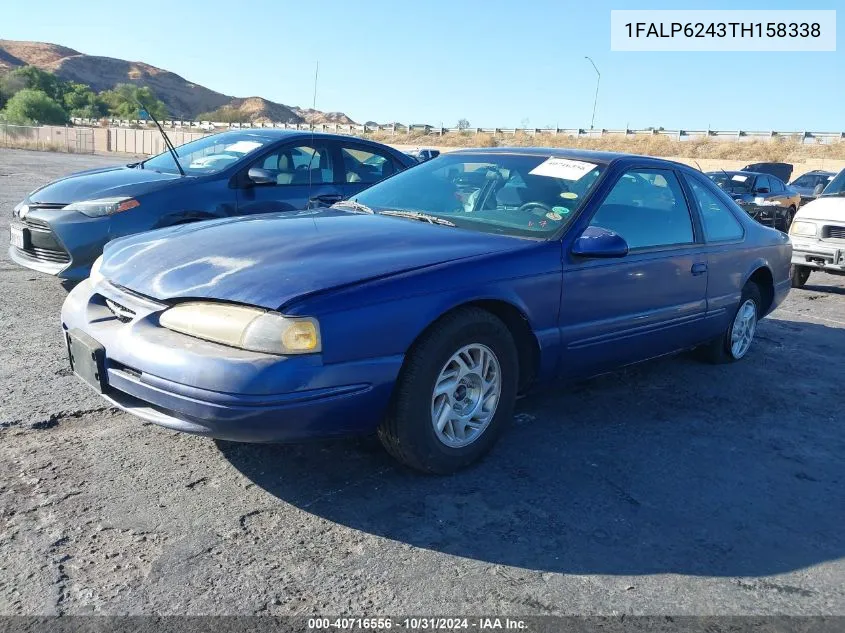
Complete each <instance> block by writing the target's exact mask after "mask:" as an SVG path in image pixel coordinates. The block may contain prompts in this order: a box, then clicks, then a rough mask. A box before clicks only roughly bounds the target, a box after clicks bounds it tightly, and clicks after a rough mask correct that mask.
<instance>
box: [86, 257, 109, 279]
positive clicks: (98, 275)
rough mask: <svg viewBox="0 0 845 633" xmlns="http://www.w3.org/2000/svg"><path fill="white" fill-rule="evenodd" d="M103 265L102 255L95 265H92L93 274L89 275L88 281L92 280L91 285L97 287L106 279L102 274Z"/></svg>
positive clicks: (95, 261)
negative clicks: (101, 267)
mask: <svg viewBox="0 0 845 633" xmlns="http://www.w3.org/2000/svg"><path fill="white" fill-rule="evenodd" d="M102 265H103V256H102V255H100V256H99V257H98V258H97V259H95V260H94V263H93V264H92V265H91V272H90V273H88V279H90V280H91V283H92V284H94V285H95V286H96V285H97V284H99V283H100V282H101V281H103V280H104V279H105V277H103V273H101V272H100V266H102Z"/></svg>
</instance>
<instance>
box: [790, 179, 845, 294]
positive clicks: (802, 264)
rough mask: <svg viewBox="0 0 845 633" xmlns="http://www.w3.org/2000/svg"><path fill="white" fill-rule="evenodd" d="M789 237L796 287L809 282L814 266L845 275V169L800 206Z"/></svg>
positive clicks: (793, 278) (793, 283) (793, 277)
mask: <svg viewBox="0 0 845 633" xmlns="http://www.w3.org/2000/svg"><path fill="white" fill-rule="evenodd" d="M789 237H790V239H791V240H792V287H793V288H801V287H802V286H803V285H804V284H805V283H807V279H809V278H810V273H812V272H813V271H814V270H823V271H825V272H826V273H831V274H834V275H845V169H843V170H842V171H840V172H839V173H838V174H837V175H836V177H835V178H834V179H833V180H831V181H830V182H829V183H828V185H827V187H825V189H824V191H823V192H822V193H821V195H820V196H819V197H818V198H816V199H815V200H813V201H812V202H809V203H807V204H805V205H804V206H802V207H801V208H800V209H798V213H796V214H795V218H794V220H793V221H792V225H791V226H790V227H789Z"/></svg>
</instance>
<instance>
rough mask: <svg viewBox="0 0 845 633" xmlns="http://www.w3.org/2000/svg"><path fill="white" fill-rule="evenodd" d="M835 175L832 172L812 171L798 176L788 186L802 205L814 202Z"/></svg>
mask: <svg viewBox="0 0 845 633" xmlns="http://www.w3.org/2000/svg"><path fill="white" fill-rule="evenodd" d="M835 175H836V172H833V171H824V170H822V169H814V170H813V171H808V172H807V173H806V174H801V175H800V176H798V178H796V179H795V180H793V181H792V182H791V183H790V184H789V186H790V187H792V188H793V189H795V191H797V192H798V194H799V195H800V196H801V204H802V205H803V204H806V203H808V202H810V201H811V200H815V199H816V198H817V197H818V196H819V195H820V194H821V192H822V191H824V188H825V187H827V185H828V183H829V182H830V181H831V180H833V177H834V176H835Z"/></svg>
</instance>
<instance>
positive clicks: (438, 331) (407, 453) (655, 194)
mask: <svg viewBox="0 0 845 633" xmlns="http://www.w3.org/2000/svg"><path fill="white" fill-rule="evenodd" d="M791 250H792V249H791V245H790V243H789V238H788V237H787V236H786V235H784V234H783V233H781V232H779V231H776V230H774V229H770V228H767V227H764V226H761V225H760V224H758V223H756V222H754V221H753V220H752V219H751V218H749V217H748V215H747V214H746V213H744V212H743V211H742V210H741V209H740V208H739V207H738V206H737V205H736V204H735V203H734V202H733V201H732V200H731V198H730V197H729V196H728V195H727V194H725V193H724V192H723V191H721V190H720V189H719V188H718V187H717V186H716V185H715V184H713V183H712V182H711V181H710V179H709V178H707V177H706V176H705V175H704V174H702V173H700V172H698V171H695V170H693V169H691V168H688V167H686V166H684V165H680V164H676V163H672V162H668V161H665V160H660V159H655V158H646V157H640V156H630V155H620V154H610V153H593V152H584V151H574V150H573V151H570V150H549V149H526V148H511V149H507V148H498V149H492V150H462V151H455V152H451V153H448V154H444V155H441V156H439V157H438V158H435V159H433V160H431V161H428V162H425V163H423V164H421V165H419V166H417V167H415V168H414V169H410V170H408V171H404V172H401V173H398V174H396V175H394V176H392V177H390V178H388V179H386V180H384V181H383V182H381V183H379V184H376V185H374V186H373V187H371V188H369V189H367V190H365V191H363V192H362V193H360V194H358V195H356V196H354V197H353V198H351V199H350V200H347V201H344V202H340V203H338V204H335V205H334V206H333V207H331V208H327V209H322V210H307V211H301V212H298V213H277V214H264V215H255V216H248V217H240V218H228V219H221V220H211V221H207V222H203V223H199V224H193V225H185V226H176V227H170V228H164V229H160V230H156V231H152V232H148V233H144V234H140V235H134V236H130V237H125V238H122V239H118V240H115V241H113V242H111V243H109V244H108V245H107V246H106V248H105V252H104V254H103V256H102V257H101V258H100V259H99V260H97V262H96V263H95V265H94V267H93V269H92V273H91V277H90V278H89V279H87V280H86V281H84V282H82V283H81V284H79V285H78V286H76V288H74V289H73V291H72V292H71V293H70V295H69V296H68V298H67V300H66V301H65V304H64V308H63V310H62V324H63V328H64V334H65V338H66V341H67V346H68V351H69V354H70V361H71V365H72V367H73V369H74V371H75V372H76V374H77V375H78V376H79V377H80V378H82V379H83V380H84V381H86V382H87V383H88V384H89V385H91V386H92V387H93V388H94V389H96V390H97V391H98V392H100V393H101V394H102V395H103V397H104V398H106V399H107V400H109V401H110V402H112V403H114V404H116V405H117V406H119V407H121V408H122V409H124V410H126V411H129V412H131V413H134V414H135V415H137V416H139V417H141V418H144V419H146V420H149V421H152V422H154V423H156V424H160V425H162V426H164V427H167V428H170V429H176V430H179V431H185V432H188V433H196V434H200V435H205V436H210V437H216V438H223V439H228V440H239V441H247V442H275V441H289V440H298V439H303V438H311V437H317V436H319V437H325V436H337V435H346V434H354V433H368V432H372V431H377V432H378V435H379V437H380V438H381V440H382V442H383V444H384V446H385V447H386V448H387V450H388V451H389V452H390V453H391V454H392V455H394V456H395V457H396V458H398V459H399V460H400V461H401V462H403V463H405V464H407V465H409V466H411V467H414V468H417V469H420V470H423V471H427V472H434V473H446V472H451V471H455V470H457V469H460V468H462V467H464V466H466V465H468V464H470V463H471V462H473V461H474V460H476V459H478V458H479V457H481V456H482V455H483V454H484V453H486V452H487V451H488V450H489V449H490V448H491V446H492V445H493V444H494V442H495V441H496V439H497V438H498V437H499V435H500V434H501V433H502V432H503V430H504V429H505V428H506V426H507V424H508V422H509V421H510V419H511V417H512V415H513V408H514V401H515V399H516V396H517V394H518V393H519V392H521V391H525V390H526V389H528V388H529V387H530V386H531V385H533V384H536V383H539V382H543V381H549V380H553V379H558V378H564V379H565V378H576V377H586V376H591V375H595V374H599V373H602V372H606V371H608V370H611V369H613V368H616V367H620V366H623V365H627V364H630V363H635V362H639V361H643V360H646V359H650V358H654V357H657V356H661V355H664V354H669V353H672V352H676V351H679V350H685V349H691V348H699V351H700V353H701V354H702V355H703V356H705V357H706V358H708V359H710V360H712V361H715V362H731V361H736V360H739V359H741V358H743V357H744V356H745V355H746V354H747V353H748V350H749V347H750V345H751V343H752V340H753V338H754V333H755V328H756V326H757V322H758V320H759V319H760V318H762V317H764V316H765V315H766V314H768V313H769V312H771V311H772V310H773V309H774V308H775V307H776V306H777V305H778V304H779V303H780V302H781V301H783V299H784V297H785V296H786V294H787V292H788V291H789V288H790V277H789V264H790V258H791Z"/></svg>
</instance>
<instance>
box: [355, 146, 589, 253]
mask: <svg viewBox="0 0 845 633" xmlns="http://www.w3.org/2000/svg"><path fill="white" fill-rule="evenodd" d="M603 170H604V165H598V164H595V163H590V162H586V161H582V160H574V159H569V158H561V157H549V156H529V155H519V154H484V153H478V154H463V153H462V154H452V155H450V154H442V155H441V156H440V157H438V158H435V159H433V160H430V161H428V162H425V163H422V164H421V165H419V166H417V167H414V168H413V169H409V170H407V171H403V172H401V173H400V174H397V175H396V176H393V177H392V178H389V179H387V180H385V181H383V182H381V183H379V184H377V185H374V186H373V187H371V188H369V189H366V190H365V191H363V192H361V193H360V194H358V195H357V196H355V197H354V198H353V200H355V201H357V202H360V203H362V204H365V205H367V206H368V207H370V208H371V209H373V210H374V211H375V212H376V213H379V212H382V211H393V212H395V211H409V212H417V213H425V214H428V215H430V216H434V217H435V218H439V219H443V220H448V221H449V222H450V223H453V224H455V225H456V226H458V227H461V228H466V229H471V230H476V231H484V232H488V233H502V234H505V235H513V236H517V237H546V236H549V235H551V234H552V233H554V232H556V231H557V230H558V229H560V228H561V227H563V226H566V225H567V224H568V223H569V222H570V221H571V220H572V219H573V218H574V217H575V216H576V215H577V211H578V209H579V208H580V207H581V204H582V202H583V200H584V198H585V197H586V195H587V193H589V191H591V190H592V188H593V186H594V185H595V183H596V181H597V180H598V177H599V175H600V174H601V173H602V171H603Z"/></svg>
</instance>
